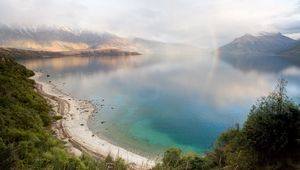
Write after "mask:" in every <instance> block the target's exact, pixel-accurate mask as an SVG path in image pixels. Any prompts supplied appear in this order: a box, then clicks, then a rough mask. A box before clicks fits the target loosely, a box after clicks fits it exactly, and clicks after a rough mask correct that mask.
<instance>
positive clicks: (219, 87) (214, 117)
mask: <svg viewBox="0 0 300 170" xmlns="http://www.w3.org/2000/svg"><path fill="white" fill-rule="evenodd" d="M19 62H20V63H21V64H24V65H25V66H26V67H28V68H29V69H32V70H35V71H41V72H43V73H45V74H44V75H45V76H43V77H42V80H43V81H47V82H48V81H51V83H53V84H55V85H56V86H57V87H58V88H59V89H62V90H63V91H64V92H66V93H68V94H71V96H73V97H76V98H79V99H86V100H90V101H92V103H93V104H94V105H95V106H96V107H97V112H96V113H95V117H91V119H90V120H89V127H90V129H91V130H92V131H93V132H94V133H95V134H97V135H98V136H101V137H102V138H105V139H107V140H108V141H110V142H111V143H113V144H116V145H118V146H121V147H124V148H127V149H128V150H131V151H134V152H136V153H139V154H141V155H144V156H148V157H152V158H153V157H157V156H160V155H162V153H163V151H164V150H165V149H167V148H169V147H180V148H181V149H182V150H183V151H185V152H189V151H194V152H197V153H200V154H201V153H204V152H206V151H208V150H209V149H211V148H212V147H213V144H214V141H215V140H216V138H217V137H218V135H219V134H220V133H222V132H223V131H224V130H226V129H227V128H231V127H235V125H236V123H239V124H243V122H244V121H245V120H246V118H247V114H248V112H249V110H250V109H251V106H252V105H253V104H255V102H256V99H257V98H259V97H261V96H264V95H267V94H268V93H269V92H270V91H272V89H274V87H275V84H276V80H277V79H278V78H279V77H284V78H286V79H287V80H288V81H289V83H288V88H287V89H288V94H289V95H290V96H291V97H292V98H293V99H294V101H295V102H300V98H299V96H300V89H299V87H300V86H299V85H300V78H299V75H300V69H299V68H297V67H288V68H286V69H284V70H281V71H279V72H263V71H259V70H255V68H254V69H253V70H247V71H245V70H241V69H236V68H234V67H232V66H231V65H229V64H227V63H224V62H222V60H220V59H219V56H218V55H217V53H212V52H209V51H208V52H205V51H200V50H197V49H193V50H186V49H180V48H178V47H177V48H166V49H164V50H162V49H161V50H158V51H156V50H153V51H151V50H150V51H148V52H146V53H143V55H138V56H119V57H93V56H91V57H79V56H77V57H75V56H74V57H64V58H43V59H30V60H22V61H19ZM46 74H49V75H50V77H49V78H47V77H46Z"/></svg>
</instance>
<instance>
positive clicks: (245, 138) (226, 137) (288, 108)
mask: <svg viewBox="0 0 300 170" xmlns="http://www.w3.org/2000/svg"><path fill="white" fill-rule="evenodd" d="M285 87H286V81H285V80H282V79H281V80H279V82H278V85H277V88H276V89H275V91H274V92H272V93H270V94H269V96H267V97H262V98H261V99H259V100H258V101H257V104H256V105H254V106H253V108H252V110H251V111H250V113H249V116H248V119H247V120H246V122H245V124H244V127H243V128H242V129H240V128H239V126H237V127H236V128H232V129H229V130H227V131H226V132H224V133H223V134H221V135H220V137H219V138H218V140H217V142H216V144H215V147H214V149H213V151H211V152H208V153H206V154H205V155H204V156H203V157H199V156H197V155H193V156H189V155H182V154H181V151H180V150H179V149H176V148H172V149H169V150H168V151H166V152H165V154H164V158H163V162H162V163H161V164H158V165H156V167H155V168H154V169H178V170H180V169H203V170H210V169H228V170H231V169H234V170H252V169H253V170H257V169H258V170H260V169H261V170H265V169H266V170H294V169H300V109H299V106H297V105H295V103H294V102H293V101H292V100H291V99H289V98H288V96H287V95H286V90H285Z"/></svg>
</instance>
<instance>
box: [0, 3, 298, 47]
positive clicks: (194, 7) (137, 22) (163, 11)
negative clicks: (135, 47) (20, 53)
mask: <svg viewBox="0 0 300 170" xmlns="http://www.w3.org/2000/svg"><path fill="white" fill-rule="evenodd" d="M0 23H1V24H7V25H12V26H15V25H18V26H28V27H32V26H34V27H36V26H51V27H52V26H55V27H56V26H59V27H69V28H73V29H85V30H91V31H95V32H110V33H114V34H117V35H119V36H123V37H142V38H146V39H152V40H158V41H165V42H177V43H187V44H193V45H196V46H202V45H205V44H218V45H222V44H224V43H227V42H228V41H231V40H232V39H234V38H236V37H238V36H241V35H243V34H245V33H252V34H253V33H258V32H263V31H265V32H282V33H284V34H287V35H289V36H292V37H300V34H299V33H300V2H299V0H205V1H204V0H85V1H83V0H0Z"/></svg>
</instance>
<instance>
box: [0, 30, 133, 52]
mask: <svg viewBox="0 0 300 170" xmlns="http://www.w3.org/2000/svg"><path fill="white" fill-rule="evenodd" d="M0 46H1V47H10V48H21V49H30V50H45V51H71V50H87V49H107V48H109V49H112V48H115V49H123V50H125V49H126V50H134V49H135V48H134V46H133V44H132V43H131V42H130V41H129V40H128V39H126V38H121V37H118V36H116V35H113V34H110V33H102V34H100V33H95V32H90V31H74V30H71V29H67V28H64V27H58V28H50V27H37V28H29V27H10V26H5V25H2V26H0Z"/></svg>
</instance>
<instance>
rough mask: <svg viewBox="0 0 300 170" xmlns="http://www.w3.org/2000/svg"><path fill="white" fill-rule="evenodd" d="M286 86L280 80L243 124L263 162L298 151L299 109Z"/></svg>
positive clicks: (299, 135) (248, 138) (250, 141)
mask: <svg viewBox="0 0 300 170" xmlns="http://www.w3.org/2000/svg"><path fill="white" fill-rule="evenodd" d="M286 85H287V81H286V80H284V79H280V80H279V81H278V84H277V87H276V89H275V91H274V92H271V93H270V94H269V95H268V96H267V97H262V98H261V99H259V100H258V102H257V103H256V105H254V106H253V107H252V110H251V111H250V114H249V116H248V119H247V121H246V122H245V124H244V128H243V133H244V134H245V137H246V140H247V142H248V145H249V146H250V147H251V148H253V149H254V150H255V151H256V152H257V153H258V156H260V158H263V159H261V160H262V161H266V160H267V161H268V162H272V161H275V160H286V159H289V158H291V159H293V158H296V157H295V156H297V154H299V148H300V145H299V139H300V110H299V107H298V106H297V105H295V104H294V102H293V101H292V100H291V99H290V98H289V97H288V96H287V94H286Z"/></svg>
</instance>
